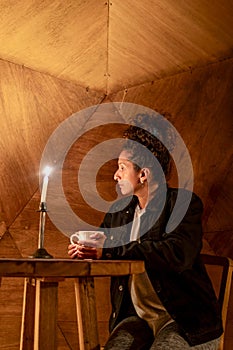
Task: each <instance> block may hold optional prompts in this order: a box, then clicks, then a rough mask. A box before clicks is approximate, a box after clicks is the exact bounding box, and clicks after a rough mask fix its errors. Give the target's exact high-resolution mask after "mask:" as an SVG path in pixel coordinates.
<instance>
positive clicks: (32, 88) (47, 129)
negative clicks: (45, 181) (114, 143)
mask: <svg viewBox="0 0 233 350" xmlns="http://www.w3.org/2000/svg"><path fill="white" fill-rule="evenodd" d="M102 98H103V96H102V95H101V94H98V93H95V92H90V91H89V92H88V91H86V90H85V89H82V88H80V87H79V86H77V85H75V84H72V83H69V82H65V81H62V80H59V79H55V78H52V77H51V76H48V75H45V74H41V73H37V72H35V71H32V70H29V69H26V68H24V67H23V66H18V65H14V64H10V63H8V62H4V61H0V125H1V138H0V172H1V182H0V193H1V197H0V221H1V220H4V221H5V222H6V223H7V225H8V226H9V225H10V224H11V223H12V222H13V220H14V218H16V217H17V215H18V214H19V212H20V211H21V210H22V208H23V207H24V206H25V205H26V203H27V202H28V201H29V200H30V198H31V197H32V196H33V194H34V193H35V191H36V189H37V188H38V171H39V163H40V158H41V154H42V151H43V149H44V147H45V144H46V142H47V140H48V138H49V136H50V135H51V133H52V132H53V131H54V130H55V128H56V127H57V126H58V125H59V123H60V122H62V121H63V120H64V119H66V118H67V117H69V116H70V115H71V114H72V113H74V112H76V111H78V110H80V109H83V108H85V107H87V106H90V105H94V104H98V103H100V102H101V100H102Z"/></svg>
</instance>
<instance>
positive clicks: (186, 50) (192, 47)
mask: <svg viewBox="0 0 233 350" xmlns="http://www.w3.org/2000/svg"><path fill="white" fill-rule="evenodd" d="M111 3H112V6H110V18H109V28H110V30H109V75H110V78H109V90H110V91H113V90H120V89H121V88H127V87H130V86H135V85H137V84H140V83H143V82H146V81H151V80H156V79H160V78H163V77H165V76H168V75H172V74H176V73H179V72H181V71H187V70H188V69H190V68H194V67H197V66H203V65H206V64H208V63H211V62H214V61H216V60H218V59H223V58H225V57H229V55H230V56H232V47H233V26H232V23H233V3H232V2H230V1H227V0H226V1H221V2H217V1H214V2H212V3H211V6H210V3H209V1H203V0H196V1H185V2H183V1H182V2H181V1H173V0H158V1H150V0H145V1H143V2H142V1H135V2H134V4H133V6H132V3H130V2H126V1H111Z"/></svg>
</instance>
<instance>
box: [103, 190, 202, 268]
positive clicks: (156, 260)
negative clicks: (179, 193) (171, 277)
mask: <svg viewBox="0 0 233 350" xmlns="http://www.w3.org/2000/svg"><path fill="white" fill-rule="evenodd" d="M186 200H188V199H185V197H184V201H183V202H182V203H181V205H186V203H185V201H186ZM189 200H190V199H189ZM172 202H175V198H174V199H172V198H171V200H170V203H168V204H167V205H168V206H169V205H171V203H172ZM169 210H170V212H171V210H172V208H171V207H170V209H169ZM202 211H203V206H202V202H201V200H200V198H199V197H198V196H196V195H195V194H192V197H191V201H190V204H189V206H188V209H187V211H186V213H185V215H184V217H183V219H182V220H181V222H180V223H179V224H178V226H177V227H175V228H174V230H173V231H171V232H169V233H166V232H164V231H165V230H164V231H163V232H162V233H161V235H160V236H159V237H160V238H159V239H157V238H156V239H155V236H153V230H152V232H150V231H149V232H147V233H146V234H145V235H143V236H142V237H141V241H140V242H137V241H133V242H129V243H127V244H125V245H118V246H115V247H113V248H108V247H106V248H105V249H104V253H103V258H106V259H132V260H143V261H145V265H146V268H147V269H150V270H153V271H161V269H163V271H171V270H174V271H176V272H182V271H184V270H186V269H189V268H191V266H192V265H193V263H194V262H195V259H196V257H197V256H198V255H199V253H200V251H201V248H202V225H201V218H202ZM110 221H111V219H110V217H109V216H106V221H105V223H104V224H103V227H104V226H105V225H110ZM105 227H106V226H105Z"/></svg>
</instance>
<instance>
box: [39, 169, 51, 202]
mask: <svg viewBox="0 0 233 350" xmlns="http://www.w3.org/2000/svg"><path fill="white" fill-rule="evenodd" d="M43 173H44V174H45V176H44V179H43V184H42V191H41V199H40V202H41V203H42V202H44V203H45V202H46V195H47V189H48V182H49V174H50V173H51V168H50V167H48V166H47V167H46V168H45V169H44V171H43Z"/></svg>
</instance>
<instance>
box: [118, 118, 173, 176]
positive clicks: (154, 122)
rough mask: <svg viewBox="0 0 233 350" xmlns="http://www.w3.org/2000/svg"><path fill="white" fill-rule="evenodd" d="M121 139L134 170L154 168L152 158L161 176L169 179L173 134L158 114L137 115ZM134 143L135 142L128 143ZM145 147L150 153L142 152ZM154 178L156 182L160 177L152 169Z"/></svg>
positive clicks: (168, 125) (169, 126)
mask: <svg viewBox="0 0 233 350" xmlns="http://www.w3.org/2000/svg"><path fill="white" fill-rule="evenodd" d="M123 137H124V138H126V142H125V144H124V146H123V149H124V150H127V151H128V153H129V154H130V155H131V157H130V158H131V159H130V160H131V161H132V162H133V163H134V166H135V169H136V170H140V169H141V168H142V167H149V168H154V167H153V165H152V163H154V157H156V159H157V161H158V162H159V164H160V165H161V168H162V170H163V175H165V177H166V178H168V177H169V175H170V171H171V156H170V152H171V151H172V150H173V148H174V146H175V134H174V132H173V129H172V128H171V125H170V123H169V122H168V121H167V120H166V119H165V118H164V117H163V116H162V115H160V114H154V115H149V114H138V115H136V116H135V117H134V119H133V120H132V124H131V125H130V126H129V127H128V128H127V129H126V130H125V132H124V134H123ZM130 141H135V142H130ZM142 146H143V147H145V148H146V149H147V150H149V151H150V152H145V150H144V151H143V147H142ZM153 174H154V177H155V179H156V180H157V181H159V180H161V178H160V177H161V176H159V174H158V168H157V171H156V170H155V169H154V171H153Z"/></svg>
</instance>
